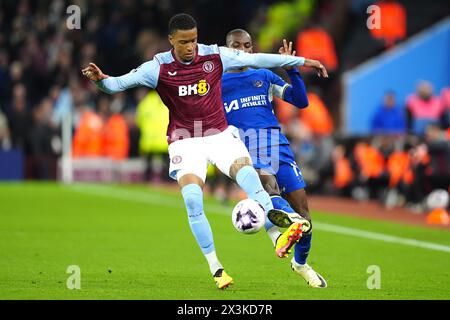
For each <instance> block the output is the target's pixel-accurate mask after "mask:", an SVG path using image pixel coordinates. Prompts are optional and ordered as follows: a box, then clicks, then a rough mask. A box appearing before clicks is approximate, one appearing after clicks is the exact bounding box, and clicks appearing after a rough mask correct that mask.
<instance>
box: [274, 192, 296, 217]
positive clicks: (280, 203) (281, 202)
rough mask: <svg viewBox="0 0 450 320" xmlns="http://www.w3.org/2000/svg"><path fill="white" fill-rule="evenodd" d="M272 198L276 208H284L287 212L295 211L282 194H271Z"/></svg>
mask: <svg viewBox="0 0 450 320" xmlns="http://www.w3.org/2000/svg"><path fill="white" fill-rule="evenodd" d="M270 199H271V200H272V204H273V207H274V208H275V209H279V210H283V211H286V212H287V213H295V211H294V209H292V207H291V205H290V204H289V202H287V200H286V199H284V198H283V197H282V196H271V197H270Z"/></svg>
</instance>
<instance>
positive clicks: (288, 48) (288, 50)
mask: <svg viewBox="0 0 450 320" xmlns="http://www.w3.org/2000/svg"><path fill="white" fill-rule="evenodd" d="M278 52H279V53H280V54H284V55H288V56H295V54H296V52H295V50H294V51H292V41H289V45H288V42H287V40H286V39H283V46H282V47H281V48H280V49H279V50H278ZM290 69H292V67H286V70H290Z"/></svg>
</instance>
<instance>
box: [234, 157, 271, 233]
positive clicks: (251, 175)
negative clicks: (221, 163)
mask: <svg viewBox="0 0 450 320" xmlns="http://www.w3.org/2000/svg"><path fill="white" fill-rule="evenodd" d="M236 182H237V184H238V185H239V187H241V188H242V189H243V190H244V191H245V192H246V193H247V196H248V197H249V198H250V199H253V200H256V201H257V202H258V203H259V204H261V205H262V206H263V208H264V211H265V212H266V223H265V225H264V228H265V229H266V231H267V230H269V229H270V228H272V227H273V226H274V225H273V223H272V222H270V221H269V219H267V213H268V212H269V210H272V209H273V205H272V201H271V200H270V196H269V194H268V193H267V192H266V190H264V188H263V186H262V184H261V180H260V179H259V176H258V173H257V172H256V170H255V168H253V167H252V166H245V167H243V168H241V170H239V171H238V173H237V174H236Z"/></svg>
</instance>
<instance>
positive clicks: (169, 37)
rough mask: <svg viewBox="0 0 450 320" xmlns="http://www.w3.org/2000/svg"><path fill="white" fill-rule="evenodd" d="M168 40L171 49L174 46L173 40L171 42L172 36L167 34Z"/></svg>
mask: <svg viewBox="0 0 450 320" xmlns="http://www.w3.org/2000/svg"><path fill="white" fill-rule="evenodd" d="M168 39H169V42H170V44H171V45H172V47H173V46H174V40H173V36H172V35H171V34H169V36H168Z"/></svg>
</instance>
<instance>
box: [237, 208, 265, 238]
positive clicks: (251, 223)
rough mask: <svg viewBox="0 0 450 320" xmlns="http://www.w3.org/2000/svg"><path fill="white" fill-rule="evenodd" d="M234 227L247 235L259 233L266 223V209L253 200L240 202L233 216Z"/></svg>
mask: <svg viewBox="0 0 450 320" xmlns="http://www.w3.org/2000/svg"><path fill="white" fill-rule="evenodd" d="M231 219H232V222H233V226H234V227H235V228H236V230H237V231H239V232H241V233H246V234H252V233H256V232H258V231H259V230H260V229H261V228H262V227H263V226H264V223H265V222H266V214H265V211H264V208H263V207H262V206H261V205H260V204H259V203H258V202H257V201H255V200H253V199H244V200H242V201H239V203H238V204H236V206H235V207H234V209H233V212H232V214H231Z"/></svg>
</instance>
